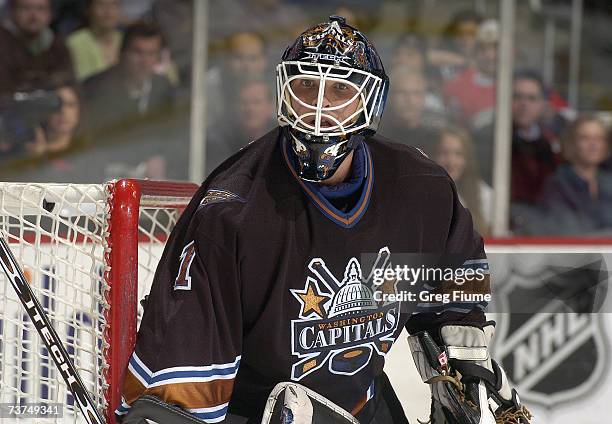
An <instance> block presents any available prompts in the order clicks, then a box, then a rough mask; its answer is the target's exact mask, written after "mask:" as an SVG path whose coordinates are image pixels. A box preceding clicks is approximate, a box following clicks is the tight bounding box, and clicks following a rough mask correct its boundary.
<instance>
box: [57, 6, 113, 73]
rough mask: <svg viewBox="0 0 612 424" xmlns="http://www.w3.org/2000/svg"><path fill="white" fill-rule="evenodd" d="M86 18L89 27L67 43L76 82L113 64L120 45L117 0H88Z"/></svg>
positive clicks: (79, 31)
mask: <svg viewBox="0 0 612 424" xmlns="http://www.w3.org/2000/svg"><path fill="white" fill-rule="evenodd" d="M88 16H89V25H88V26H87V27H85V28H82V29H80V30H78V31H76V32H74V33H72V34H71V35H70V36H69V37H68V40H67V44H68V48H69V49H70V55H71V57H72V63H73V64H74V70H75V72H76V76H77V79H78V80H79V81H82V80H85V79H86V78H88V77H90V76H91V75H93V74H96V73H98V72H102V71H104V70H105V69H107V68H109V67H111V66H113V65H114V64H116V63H117V60H118V59H119V46H120V45H121V32H120V31H119V30H118V29H117V25H118V24H119V0H90V2H89V8H88Z"/></svg>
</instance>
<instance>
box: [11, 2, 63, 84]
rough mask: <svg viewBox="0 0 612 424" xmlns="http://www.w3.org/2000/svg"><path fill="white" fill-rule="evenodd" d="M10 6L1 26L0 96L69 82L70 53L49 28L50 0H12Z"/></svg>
mask: <svg viewBox="0 0 612 424" xmlns="http://www.w3.org/2000/svg"><path fill="white" fill-rule="evenodd" d="M9 9H10V13H9V14H10V19H9V20H7V21H6V22H4V24H3V25H2V27H1V28H0V51H1V52H2V54H1V55H0V96H2V95H10V94H12V93H14V92H15V91H33V90H36V89H42V88H52V87H57V86H59V85H62V84H66V83H70V82H71V81H72V80H73V79H74V73H73V70H72V63H71V61H70V54H69V53H68V49H67V48H66V45H65V44H64V42H63V41H62V40H61V39H60V38H59V37H56V36H55V34H54V33H53V31H52V30H51V29H50V28H49V23H50V22H51V5H50V0H11V1H10V4H9Z"/></svg>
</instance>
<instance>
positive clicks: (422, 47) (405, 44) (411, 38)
mask: <svg viewBox="0 0 612 424" xmlns="http://www.w3.org/2000/svg"><path fill="white" fill-rule="evenodd" d="M426 51H427V46H426V44H425V40H424V39H423V38H422V37H421V36H419V35H417V34H412V33H406V34H403V35H402V36H400V37H399V39H398V40H397V41H396V42H395V46H394V47H393V51H392V53H391V69H396V68H400V67H405V68H408V69H410V70H411V71H413V72H420V73H422V74H426V73H427V56H426Z"/></svg>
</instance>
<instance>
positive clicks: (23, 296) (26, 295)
mask: <svg viewBox="0 0 612 424" xmlns="http://www.w3.org/2000/svg"><path fill="white" fill-rule="evenodd" d="M0 265H2V269H3V270H4V273H5V274H6V276H7V278H8V279H9V281H10V282H11V284H12V286H13V288H14V289H15V291H16V292H17V296H19V299H20V300H21V303H23V306H24V307H25V309H26V312H27V313H28V315H29V317H30V319H31V320H32V322H33V323H34V327H36V331H38V334H40V337H42V339H43V342H44V343H45V346H47V349H48V350H49V352H51V353H52V355H51V356H52V357H53V361H54V362H55V365H56V366H57V368H58V369H59V371H60V374H62V377H63V378H64V381H65V382H66V384H67V385H68V389H69V390H70V393H72V396H73V397H74V399H75V401H76V403H77V405H78V406H79V409H80V410H81V412H82V413H83V416H84V417H85V420H86V421H87V423H88V424H104V420H103V419H102V417H101V416H100V413H99V412H98V410H97V409H96V406H95V405H94V403H93V401H92V399H91V397H90V396H89V393H88V392H87V390H86V389H85V385H84V384H83V382H82V381H81V378H80V377H79V375H78V374H77V371H76V369H75V368H74V365H73V364H72V361H71V360H70V357H69V356H68V353H67V352H66V348H64V345H63V344H62V342H61V340H60V338H59V336H58V335H57V332H56V331H55V329H54V328H53V327H52V326H51V323H50V322H49V317H48V316H47V314H46V313H45V311H44V309H43V308H42V306H41V305H40V302H39V301H38V299H37V298H36V296H34V293H33V292H32V288H31V287H30V285H29V284H28V282H27V280H26V279H25V277H24V275H23V272H22V271H21V268H20V267H19V265H18V264H17V261H16V260H15V257H14V256H13V253H12V252H11V250H10V248H9V246H8V243H7V242H6V240H4V237H1V236H0Z"/></svg>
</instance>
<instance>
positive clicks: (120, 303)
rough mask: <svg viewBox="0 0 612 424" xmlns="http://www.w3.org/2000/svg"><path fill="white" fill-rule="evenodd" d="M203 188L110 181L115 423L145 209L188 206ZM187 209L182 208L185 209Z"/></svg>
mask: <svg viewBox="0 0 612 424" xmlns="http://www.w3.org/2000/svg"><path fill="white" fill-rule="evenodd" d="M197 189H198V186H197V185H196V184H193V183H185V182H168V181H151V180H136V179H122V180H119V181H117V182H116V183H114V184H108V185H107V190H112V192H110V193H107V194H108V195H109V199H110V201H109V206H110V211H109V215H110V218H109V228H108V236H107V238H106V242H107V245H108V247H109V248H110V253H109V254H105V258H104V262H105V263H106V265H111V266H110V269H108V271H106V272H105V275H104V278H105V280H106V282H107V284H108V286H109V290H108V292H107V301H108V302H109V303H110V304H111V308H110V311H109V312H107V316H106V319H107V326H106V330H105V334H104V338H105V339H106V340H110V341H111V343H110V346H109V347H108V349H107V351H106V354H105V356H106V360H107V362H108V363H109V364H110V367H109V368H108V369H107V370H104V372H105V375H104V378H105V380H106V381H107V383H108V385H109V388H108V391H107V393H105V397H106V401H107V405H108V406H107V409H106V411H104V415H105V417H106V421H107V423H109V424H115V422H116V421H115V414H114V411H115V409H116V408H117V407H118V406H119V405H120V404H121V385H122V382H123V378H124V377H125V371H126V369H127V365H128V362H129V360H130V356H131V355H132V351H133V350H134V346H135V344H136V328H137V310H138V243H139V235H138V223H139V216H140V208H141V207H148V208H162V207H163V208H176V209H179V210H181V209H184V208H185V206H186V204H184V203H182V202H181V201H180V199H185V198H186V197H189V198H191V197H192V196H193V194H194V193H195V192H196V190H197ZM181 212H182V211H181Z"/></svg>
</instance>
